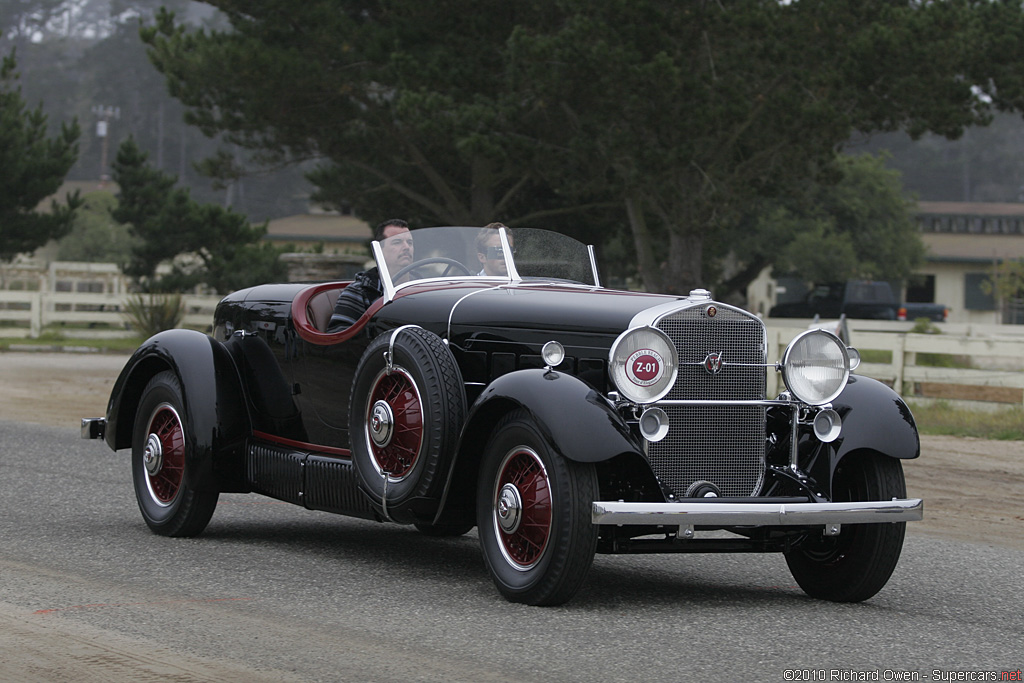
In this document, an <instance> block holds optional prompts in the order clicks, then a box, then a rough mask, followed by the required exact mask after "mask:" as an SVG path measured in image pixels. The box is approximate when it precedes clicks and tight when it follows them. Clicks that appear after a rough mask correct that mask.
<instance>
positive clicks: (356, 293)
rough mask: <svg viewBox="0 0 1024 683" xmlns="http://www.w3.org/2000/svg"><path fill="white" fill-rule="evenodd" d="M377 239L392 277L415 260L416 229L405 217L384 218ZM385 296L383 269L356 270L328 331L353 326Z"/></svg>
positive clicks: (343, 292) (376, 230)
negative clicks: (410, 228)
mask: <svg viewBox="0 0 1024 683" xmlns="http://www.w3.org/2000/svg"><path fill="white" fill-rule="evenodd" d="M373 239H374V240H376V241H378V242H380V250H381V252H382V253H383V254H384V263H385V264H387V267H388V273H389V274H390V275H391V276H392V277H394V275H395V273H397V272H398V271H399V270H401V269H402V268H405V267H406V266H407V265H409V264H410V263H412V261H413V240H412V233H411V232H409V224H408V223H406V222H405V221H403V220H401V219H399V218H390V219H388V220H386V221H384V222H383V223H381V224H380V225H378V226H377V227H376V228H375V229H374V231H373ZM407 277H408V275H406V276H404V277H403V280H404V279H405V278H407ZM395 284H398V283H397V282H396V283H395ZM382 296H384V287H383V286H382V285H381V282H380V269H378V268H377V267H376V266H375V267H373V268H371V269H370V270H365V271H363V272H361V273H356V276H355V279H354V281H353V282H352V284H350V285H349V286H348V287H346V288H345V289H343V290H341V295H340V296H338V301H337V302H336V303H335V304H334V314H333V315H332V316H331V322H330V324H329V325H328V326H327V331H328V332H338V331H339V330H341V329H344V328H346V327H349V326H351V325H352V324H353V323H355V321H356V320H358V319H359V318H360V317H361V316H362V315H363V313H365V312H366V309H368V308H369V307H370V304H372V303H373V302H374V301H376V300H377V299H379V298H381V297H382Z"/></svg>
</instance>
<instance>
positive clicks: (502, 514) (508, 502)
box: [496, 484, 523, 534]
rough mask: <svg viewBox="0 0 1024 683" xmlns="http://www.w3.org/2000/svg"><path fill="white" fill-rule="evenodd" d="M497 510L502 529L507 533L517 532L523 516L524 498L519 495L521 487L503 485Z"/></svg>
mask: <svg viewBox="0 0 1024 683" xmlns="http://www.w3.org/2000/svg"><path fill="white" fill-rule="evenodd" d="M496 512H497V514H498V525H499V526H500V527H501V530H502V531H504V532H505V533H506V534H511V533H515V531H516V529H518V528H519V522H520V521H521V520H522V516H523V515H522V513H523V499H522V497H521V496H520V495H519V489H517V488H516V487H515V486H513V485H512V484H505V485H504V486H502V487H501V493H500V494H499V495H498V505H497V510H496Z"/></svg>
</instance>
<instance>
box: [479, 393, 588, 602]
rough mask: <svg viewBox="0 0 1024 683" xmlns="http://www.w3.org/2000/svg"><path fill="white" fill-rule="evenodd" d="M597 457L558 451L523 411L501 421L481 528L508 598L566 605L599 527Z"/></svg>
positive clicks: (489, 455)
mask: <svg viewBox="0 0 1024 683" xmlns="http://www.w3.org/2000/svg"><path fill="white" fill-rule="evenodd" d="M597 493H598V486H597V473H596V470H595V468H594V465H593V464H592V463H578V462H573V461H571V460H567V459H566V458H563V457H561V456H560V455H558V454H556V453H554V452H553V451H552V450H551V448H550V447H549V446H548V444H547V442H546V441H545V439H544V437H543V435H542V433H541V431H540V430H539V429H538V427H537V425H536V423H535V422H534V421H533V419H532V418H531V417H530V415H529V414H528V413H527V412H526V411H525V410H516V411H514V412H512V413H509V414H508V415H506V416H505V417H504V418H502V420H501V421H500V422H499V423H498V425H497V427H496V428H495V430H494V432H493V435H492V436H491V439H490V441H489V442H488V443H487V447H486V449H485V451H484V456H483V460H482V462H481V465H480V478H479V480H478V484H477V497H476V500H477V508H476V509H477V529H478V532H477V533H478V534H479V536H480V548H481V550H482V552H483V556H484V562H485V563H486V565H487V568H488V570H489V571H490V573H491V578H492V579H493V580H494V585H495V586H497V588H498V591H499V592H500V593H501V594H502V595H503V596H505V598H506V599H507V600H509V601H510V602H521V603H525V604H528V605H560V604H562V603H564V602H567V601H568V600H570V599H571V598H572V597H573V596H574V595H575V594H576V592H577V591H578V590H579V588H580V586H582V585H583V581H584V580H585V579H586V577H587V572H588V571H590V565H591V564H592V563H593V561H594V552H595V551H596V549H597V533H598V528H597V526H595V525H594V524H592V523H591V503H592V502H593V501H594V500H596V499H597Z"/></svg>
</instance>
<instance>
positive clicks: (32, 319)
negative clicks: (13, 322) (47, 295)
mask: <svg viewBox="0 0 1024 683" xmlns="http://www.w3.org/2000/svg"><path fill="white" fill-rule="evenodd" d="M31 302H32V303H31V304H30V307H29V319H28V336H30V337H31V338H32V339H38V338H39V335H40V334H41V333H42V331H43V293H42V292H33V293H32V297H31Z"/></svg>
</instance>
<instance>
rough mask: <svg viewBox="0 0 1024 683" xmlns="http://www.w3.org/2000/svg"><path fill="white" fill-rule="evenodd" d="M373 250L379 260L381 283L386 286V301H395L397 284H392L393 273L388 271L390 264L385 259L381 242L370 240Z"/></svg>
mask: <svg viewBox="0 0 1024 683" xmlns="http://www.w3.org/2000/svg"><path fill="white" fill-rule="evenodd" d="M370 248H371V249H372V250H373V259H374V260H375V261H376V262H377V274H378V275H380V284H381V287H383V288H384V303H387V302H389V301H393V300H394V298H395V286H394V285H392V284H391V273H390V272H388V264H387V262H386V261H385V260H384V252H383V251H381V248H380V242H378V241H376V240H374V241H373V242H370Z"/></svg>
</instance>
